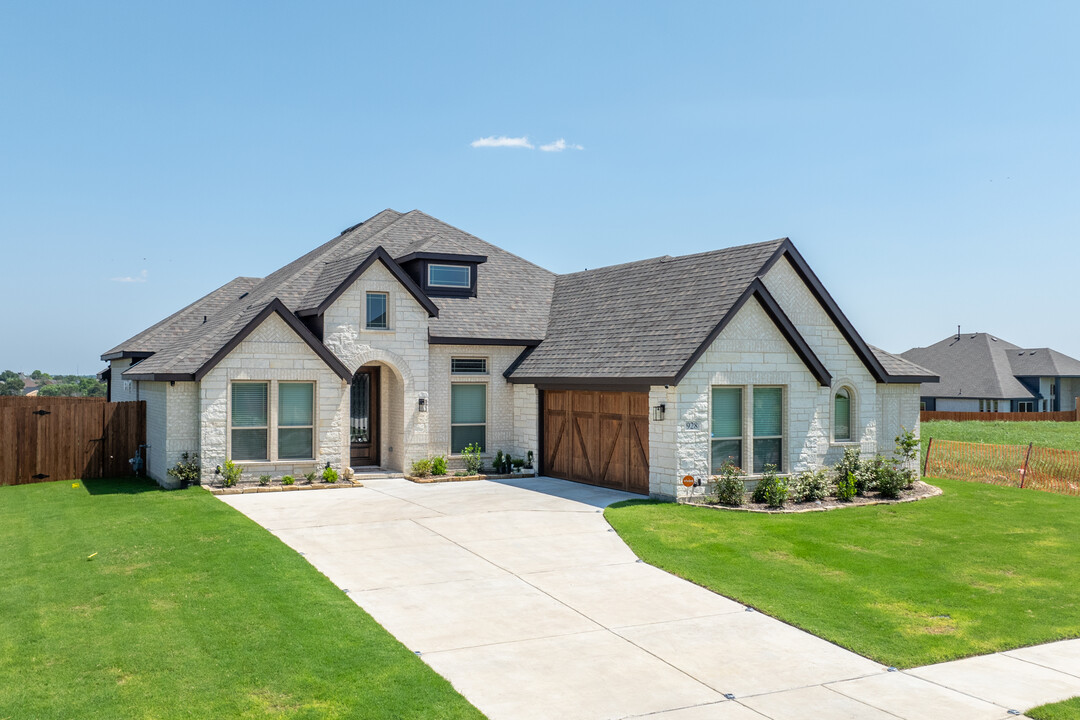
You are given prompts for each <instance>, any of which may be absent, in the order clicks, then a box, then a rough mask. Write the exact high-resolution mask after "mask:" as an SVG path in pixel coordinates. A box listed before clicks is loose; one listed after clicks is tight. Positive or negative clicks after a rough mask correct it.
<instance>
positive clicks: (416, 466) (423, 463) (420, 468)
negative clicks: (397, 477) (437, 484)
mask: <svg viewBox="0 0 1080 720" xmlns="http://www.w3.org/2000/svg"><path fill="white" fill-rule="evenodd" d="M412 474H413V475H414V476H415V477H427V476H428V475H430V474H431V461H430V460H428V459H427V458H421V459H420V460H417V461H416V462H414V463H413V464H412Z"/></svg>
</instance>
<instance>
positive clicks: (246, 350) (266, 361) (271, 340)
mask: <svg viewBox="0 0 1080 720" xmlns="http://www.w3.org/2000/svg"><path fill="white" fill-rule="evenodd" d="M234 380H264V381H270V386H269V406H270V407H269V409H270V422H271V427H270V430H269V438H268V439H269V445H270V458H271V460H270V461H267V462H254V461H247V462H243V463H241V464H242V465H243V466H244V471H245V474H246V475H245V479H253V477H257V476H258V475H261V474H264V473H265V474H268V475H272V476H274V477H275V478H277V477H281V476H282V475H286V474H289V475H293V476H296V475H298V474H303V473H305V472H309V471H311V470H321V468H322V467H323V466H324V465H325V464H326V463H328V462H329V463H330V464H331V465H332V466H334V467H336V468H338V469H340V468H341V467H342V466H343V463H344V462H347V461H348V459H347V456H346V453H347V448H348V446H347V444H346V441H347V434H348V426H347V423H346V424H345V425H343V423H342V419H343V418H344V419H346V420H347V418H348V414H347V413H348V402H349V394H348V392H347V389H348V386H347V385H346V384H345V382H344V381H343V380H342V379H341V378H339V377H338V376H337V375H336V374H335V373H334V372H333V371H332V370H330V368H328V367H327V366H326V363H324V362H323V361H322V359H321V358H320V357H319V356H318V355H316V354H315V351H314V350H312V349H311V348H310V347H309V346H308V344H307V343H305V342H304V341H303V340H302V339H301V338H300V336H299V335H297V334H296V333H295V332H293V330H292V328H290V327H289V326H288V325H287V324H286V323H285V321H284V320H282V319H281V318H280V317H278V316H277V315H276V314H275V315H271V316H270V317H268V318H267V319H266V320H265V321H264V322H263V323H262V325H260V326H259V327H258V328H256V329H255V330H253V331H252V332H251V334H250V335H248V337H247V338H245V339H244V340H243V342H241V343H240V344H239V345H237V346H236V347H235V348H234V349H233V351H232V352H230V353H229V354H228V355H226V356H225V358H224V359H222V360H221V362H219V363H218V364H217V366H216V367H214V368H213V369H212V370H211V371H210V372H209V373H207V374H206V376H205V377H204V378H203V379H202V382H201V383H200V384H199V391H198V392H199V407H200V415H201V424H200V425H199V427H198V433H199V436H200V448H201V451H202V452H201V455H202V457H201V459H202V467H203V482H204V483H209V482H211V481H213V480H214V468H215V467H216V466H218V465H221V464H222V463H223V462H225V459H226V458H227V457H228V455H229V449H228V448H229V386H230V383H231V382H232V381H234ZM280 381H310V382H314V383H315V423H316V425H315V459H314V460H307V461H302V460H281V461H277V460H274V458H275V457H276V452H277V437H276V432H275V427H274V424H273V423H274V418H275V417H276V411H277V383H278V382H280ZM177 386H179V383H178V384H177ZM179 404H180V403H178V405H179ZM179 414H180V413H179V411H178V416H179ZM174 451H179V448H174Z"/></svg>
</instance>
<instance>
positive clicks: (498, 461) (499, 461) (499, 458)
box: [491, 450, 503, 473]
mask: <svg viewBox="0 0 1080 720" xmlns="http://www.w3.org/2000/svg"><path fill="white" fill-rule="evenodd" d="M491 467H492V469H493V470H494V471H495V472H497V473H501V472H502V471H503V451H502V450H499V451H497V452H496V453H495V459H494V460H493V461H492V465H491Z"/></svg>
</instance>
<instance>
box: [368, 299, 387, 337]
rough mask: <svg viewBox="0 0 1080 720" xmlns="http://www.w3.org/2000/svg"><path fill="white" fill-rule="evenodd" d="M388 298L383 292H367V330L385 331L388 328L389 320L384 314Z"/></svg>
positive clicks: (385, 313)
mask: <svg viewBox="0 0 1080 720" xmlns="http://www.w3.org/2000/svg"><path fill="white" fill-rule="evenodd" d="M389 299H390V296H389V295H387V294H386V293H384V292H369V293H368V294H367V328H368V330H387V329H389V327H390V319H389V316H388V314H387V312H386V307H387V305H388V304H389V302H388V301H389Z"/></svg>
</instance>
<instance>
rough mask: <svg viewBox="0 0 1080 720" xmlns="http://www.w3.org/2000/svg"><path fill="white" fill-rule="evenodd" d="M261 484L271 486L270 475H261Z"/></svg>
mask: <svg viewBox="0 0 1080 720" xmlns="http://www.w3.org/2000/svg"><path fill="white" fill-rule="evenodd" d="M259 484H260V485H269V484H270V476H269V475H260V476H259Z"/></svg>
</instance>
